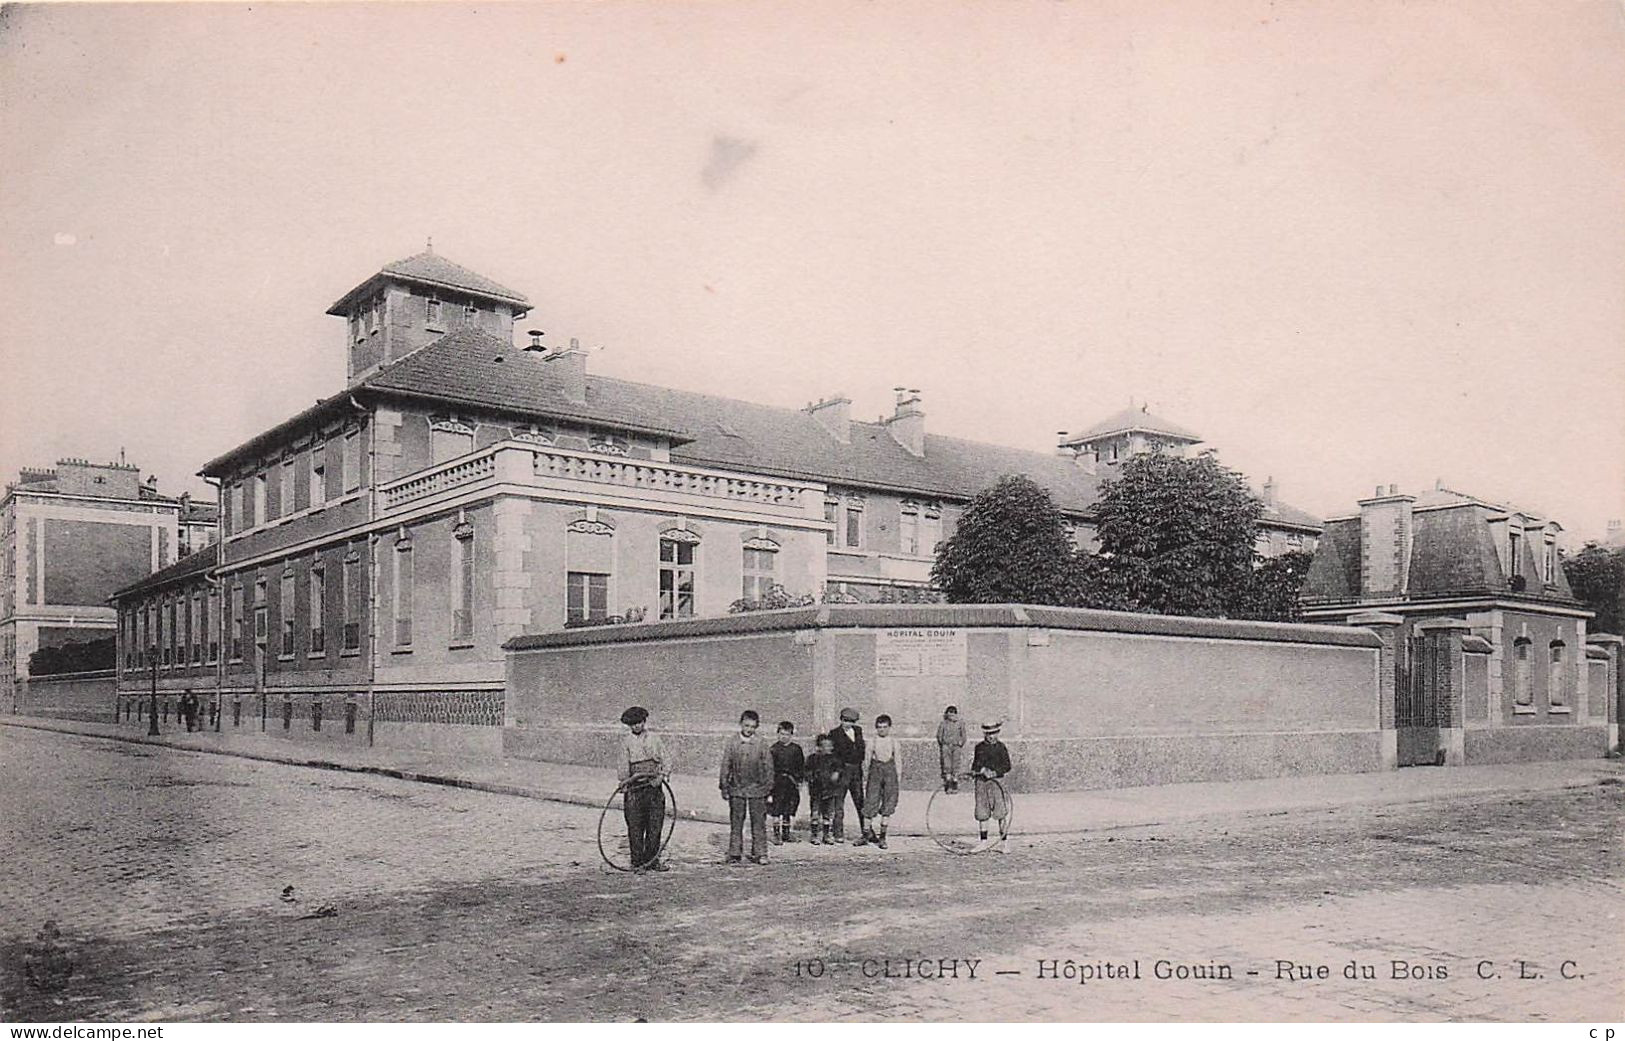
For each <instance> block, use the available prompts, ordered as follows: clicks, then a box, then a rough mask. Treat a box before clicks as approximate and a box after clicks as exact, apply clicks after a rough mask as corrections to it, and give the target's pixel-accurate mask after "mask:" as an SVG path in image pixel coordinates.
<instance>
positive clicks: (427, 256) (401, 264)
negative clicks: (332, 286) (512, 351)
mask: <svg viewBox="0 0 1625 1041" xmlns="http://www.w3.org/2000/svg"><path fill="white" fill-rule="evenodd" d="M385 276H389V277H392V278H396V279H400V280H401V281H405V282H413V283H416V284H418V285H425V286H430V287H433V288H437V289H450V290H453V291H455V292H464V293H473V294H475V295H478V296H484V297H490V298H492V299H495V300H502V301H504V302H506V303H510V304H513V305H515V306H516V307H518V308H519V310H520V312H521V313H523V312H525V311H529V310H530V306H531V305H530V301H529V300H527V299H525V294H523V293H521V292H518V291H517V290H513V289H509V288H508V287H507V286H504V285H502V284H500V283H498V282H493V281H492V280H491V279H489V278H486V277H485V276H484V275H482V274H480V273H479V272H477V271H470V270H469V269H468V268H466V267H463V266H462V265H461V264H454V263H452V262H451V261H449V260H447V259H446V258H445V257H442V256H441V255H439V254H438V253H434V252H431V251H428V250H425V251H424V252H422V253H417V254H414V255H412V256H410V257H404V258H402V259H401V260H393V261H390V262H389V263H388V264H385V265H384V266H383V267H381V268H379V269H378V273H377V274H375V275H372V276H370V277H368V278H367V279H365V280H364V281H363V282H361V284H360V285H358V286H356V287H355V288H354V289H352V290H350V291H349V292H348V293H345V294H344V295H343V296H341V297H339V299H338V300H337V301H335V302H334V304H333V306H332V307H329V308H328V309H327V313H328V314H336V315H343V314H345V313H347V311H348V305H349V303H350V300H351V299H352V298H353V297H355V296H357V295H358V294H360V293H361V292H362V291H364V290H368V289H370V287H371V286H372V285H373V283H374V282H377V281H379V280H381V279H383V278H384V277H385Z"/></svg>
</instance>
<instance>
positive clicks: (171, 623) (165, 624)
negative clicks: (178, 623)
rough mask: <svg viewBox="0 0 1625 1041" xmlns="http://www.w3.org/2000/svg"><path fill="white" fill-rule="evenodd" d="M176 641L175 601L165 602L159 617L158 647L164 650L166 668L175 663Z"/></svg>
mask: <svg viewBox="0 0 1625 1041" xmlns="http://www.w3.org/2000/svg"><path fill="white" fill-rule="evenodd" d="M174 639H175V601H173V600H165V601H164V606H163V613H162V614H160V615H159V616H158V646H159V647H161V648H163V657H164V666H165V667H166V668H167V667H168V666H169V665H170V663H171V662H173V661H174V660H175V659H174V654H173V650H174V648H173V642H174Z"/></svg>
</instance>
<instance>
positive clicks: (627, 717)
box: [621, 705, 649, 726]
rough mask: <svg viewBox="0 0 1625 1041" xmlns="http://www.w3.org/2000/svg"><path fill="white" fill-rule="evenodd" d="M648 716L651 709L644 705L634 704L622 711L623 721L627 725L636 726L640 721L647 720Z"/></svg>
mask: <svg viewBox="0 0 1625 1041" xmlns="http://www.w3.org/2000/svg"><path fill="white" fill-rule="evenodd" d="M648 718H649V710H648V709H646V708H644V707H643V706H642V705H633V706H632V707H631V708H629V709H627V710H626V711H625V712H622V713H621V722H622V723H625V724H626V725H627V726H635V725H636V724H638V723H642V722H645V721H647V720H648Z"/></svg>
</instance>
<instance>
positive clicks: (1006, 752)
mask: <svg viewBox="0 0 1625 1041" xmlns="http://www.w3.org/2000/svg"><path fill="white" fill-rule="evenodd" d="M1000 726H1001V725H1000V724H999V723H983V724H982V740H980V741H978V742H977V743H976V748H975V750H974V751H973V752H972V753H971V761H970V772H971V775H972V776H973V777H975V778H976V823H977V825H978V826H979V827H980V828H981V830H982V841H980V842H978V843H977V844H976V845H975V846H973V847H972V851H973V852H977V853H980V852H981V851H983V850H987V849H992V848H993V847H994V846H997V847H998V848H999V852H1000V853H1008V852H1010V802H1009V800H1007V799H1006V798H1005V797H1004V789H1003V788H1001V787H1000V786H999V785H996V784H994V783H993V782H994V781H995V780H997V779H998V778H1000V777H1003V776H1004V775H1005V774H1007V773H1009V772H1010V749H1008V748H1006V747H1005V746H1004V743H1003V742H1002V741H1000V740H999V729H1000ZM989 818H992V819H993V820H996V821H998V822H999V837H998V838H996V839H990V838H988V837H987V822H988V819H989Z"/></svg>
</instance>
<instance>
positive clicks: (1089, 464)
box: [1055, 430, 1095, 477]
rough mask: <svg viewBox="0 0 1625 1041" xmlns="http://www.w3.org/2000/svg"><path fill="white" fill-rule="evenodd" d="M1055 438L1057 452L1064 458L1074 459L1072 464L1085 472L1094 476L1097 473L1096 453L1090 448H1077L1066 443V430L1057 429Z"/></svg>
mask: <svg viewBox="0 0 1625 1041" xmlns="http://www.w3.org/2000/svg"><path fill="white" fill-rule="evenodd" d="M1055 440H1056V441H1057V442H1058V443H1057V444H1056V446H1055V454H1056V455H1058V456H1060V457H1061V458H1062V459H1070V460H1072V464H1073V465H1074V466H1076V467H1077V468H1078V469H1080V470H1082V471H1083V472H1084V473H1086V474H1088V475H1089V476H1091V477H1093V476H1094V475H1095V453H1094V450H1093V449H1090V448H1075V447H1073V446H1072V445H1069V444H1067V443H1066V431H1065V430H1057V431H1056V432H1055Z"/></svg>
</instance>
